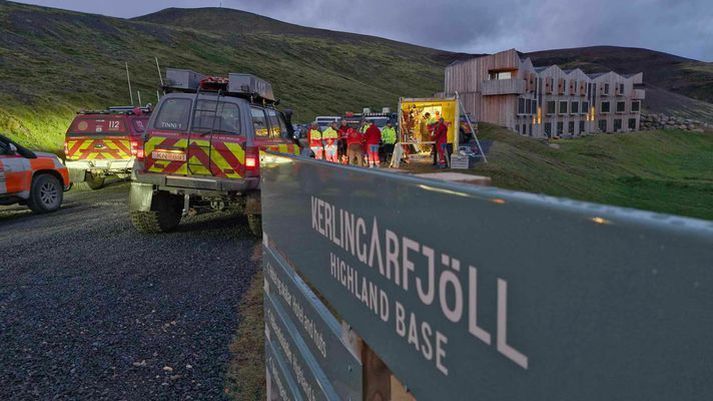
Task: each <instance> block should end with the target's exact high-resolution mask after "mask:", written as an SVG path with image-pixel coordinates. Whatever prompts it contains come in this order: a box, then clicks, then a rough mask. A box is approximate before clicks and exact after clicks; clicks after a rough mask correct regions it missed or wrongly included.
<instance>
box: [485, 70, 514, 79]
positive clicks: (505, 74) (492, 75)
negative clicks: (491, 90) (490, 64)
mask: <svg viewBox="0 0 713 401" xmlns="http://www.w3.org/2000/svg"><path fill="white" fill-rule="evenodd" d="M488 78H489V79H491V80H500V79H511V78H512V71H497V72H495V71H490V72H489V75H488Z"/></svg>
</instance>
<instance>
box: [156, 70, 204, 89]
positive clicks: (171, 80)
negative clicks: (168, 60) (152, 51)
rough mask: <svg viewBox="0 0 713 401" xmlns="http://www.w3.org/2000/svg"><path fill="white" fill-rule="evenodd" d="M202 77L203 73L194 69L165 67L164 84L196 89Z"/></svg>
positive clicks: (172, 86)
mask: <svg viewBox="0 0 713 401" xmlns="http://www.w3.org/2000/svg"><path fill="white" fill-rule="evenodd" d="M204 78H205V75H203V74H201V73H198V72H195V71H191V70H182V69H178V68H167V69H166V82H165V84H166V86H168V87H169V88H176V89H191V90H196V89H198V86H199V85H200V83H201V81H202V80H203V79H204Z"/></svg>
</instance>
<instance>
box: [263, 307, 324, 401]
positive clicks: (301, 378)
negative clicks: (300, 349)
mask: <svg viewBox="0 0 713 401" xmlns="http://www.w3.org/2000/svg"><path fill="white" fill-rule="evenodd" d="M267 321H268V322H269V323H270V325H269V326H268V330H272V332H273V333H275V337H277V342H278V343H279V344H280V347H281V348H282V351H283V352H284V353H285V358H286V359H287V362H288V363H289V364H290V367H291V368H292V372H293V373H294V374H295V379H296V380H297V384H299V386H300V388H302V392H303V393H304V394H305V396H306V398H307V400H309V401H314V400H316V399H317V398H316V396H315V392H314V389H313V388H312V384H311V383H310V381H309V380H308V379H307V377H305V369H304V368H303V367H302V365H301V364H300V361H299V360H298V358H297V356H296V353H295V352H294V351H293V350H292V347H290V343H289V342H288V341H287V337H286V335H285V333H283V332H282V329H281V328H280V326H279V325H278V324H277V320H276V318H275V315H274V314H273V313H272V310H270V309H267Z"/></svg>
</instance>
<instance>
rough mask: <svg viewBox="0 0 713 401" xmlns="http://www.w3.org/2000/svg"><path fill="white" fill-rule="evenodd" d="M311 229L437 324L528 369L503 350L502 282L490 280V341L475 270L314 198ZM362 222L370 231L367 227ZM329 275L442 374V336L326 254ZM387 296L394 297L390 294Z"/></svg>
mask: <svg viewBox="0 0 713 401" xmlns="http://www.w3.org/2000/svg"><path fill="white" fill-rule="evenodd" d="M311 203H312V204H311V209H312V228H313V229H314V230H315V231H316V232H318V233H319V234H320V235H322V236H324V237H325V238H326V239H328V240H329V241H330V242H331V243H333V244H334V245H336V246H338V247H339V248H341V249H342V250H344V251H345V252H347V253H349V254H351V255H352V256H353V257H355V258H356V259H357V260H358V261H359V262H360V263H361V264H363V265H365V266H367V267H369V268H371V269H374V271H376V272H378V274H380V275H381V276H382V277H384V278H386V279H387V280H388V281H390V282H392V283H393V284H394V285H396V286H397V288H400V289H401V290H402V291H404V292H411V291H415V293H416V296H417V299H418V300H419V301H420V302H421V303H422V304H423V305H424V306H434V307H437V308H438V309H437V310H438V311H439V312H440V313H441V314H442V315H443V317H444V319H446V320H447V321H448V322H451V323H453V324H455V325H457V327H461V324H465V325H466V327H467V330H468V333H470V334H471V335H472V336H473V338H475V339H477V340H479V341H481V342H482V343H484V344H486V345H488V346H494V348H495V349H496V350H497V351H498V352H499V353H500V354H502V355H504V356H505V357H506V358H508V359H510V360H511V361H513V362H514V363H515V364H517V365H518V366H520V367H521V368H523V369H528V358H527V356H526V355H525V354H524V353H523V352H521V351H519V350H517V349H516V348H515V347H514V346H513V345H511V344H508V340H507V333H508V314H507V310H508V309H507V302H508V296H507V291H508V283H507V281H505V280H504V279H502V278H497V283H494V284H496V285H497V302H493V304H496V305H497V311H496V313H495V316H497V325H496V328H495V333H496V341H495V344H494V345H493V344H492V338H491V334H490V333H489V332H488V331H487V330H486V329H485V328H483V327H482V326H481V325H480V324H479V322H478V301H479V299H478V285H479V284H480V283H479V281H478V269H477V268H476V267H475V266H472V265H470V264H464V263H462V262H461V260H459V259H457V258H455V257H453V256H452V255H450V254H448V253H446V252H440V251H438V250H436V249H434V248H433V247H430V246H428V245H425V244H421V243H420V242H418V241H417V240H414V239H412V238H409V237H406V236H403V235H399V234H398V233H396V232H394V231H392V230H390V229H389V228H388V227H382V226H380V224H379V222H378V219H377V218H376V217H373V218H371V219H365V218H363V217H362V216H358V215H355V214H354V213H351V212H349V211H348V210H344V209H341V208H337V207H336V206H334V205H331V204H329V203H328V202H325V201H323V200H321V199H319V198H316V197H312V199H311ZM367 221H369V223H370V224H367ZM329 266H330V274H331V276H332V277H333V278H334V279H335V280H336V281H337V282H339V283H340V284H341V285H342V286H343V287H344V288H345V289H346V290H347V291H348V292H349V293H350V294H351V295H352V296H353V297H354V298H355V299H356V300H358V301H359V302H361V303H362V304H363V306H364V307H366V308H367V309H369V310H370V312H371V313H373V314H374V315H375V316H378V317H379V318H380V319H381V320H382V321H383V322H385V323H388V322H389V319H390V317H391V316H393V317H391V318H392V319H394V329H395V331H396V333H397V334H398V335H399V336H400V337H401V338H402V339H404V341H406V343H407V344H408V345H409V346H411V347H413V349H414V350H415V351H417V352H419V353H420V354H421V356H422V357H423V358H424V359H425V360H427V361H430V362H432V363H433V364H434V366H435V367H436V368H437V369H438V370H439V371H440V372H441V373H442V374H444V375H448V367H447V363H446V359H447V350H446V345H447V344H448V337H447V336H446V334H445V333H444V331H442V330H439V328H438V327H436V326H435V325H434V324H433V323H432V322H427V321H425V320H423V319H419V318H418V310H414V311H408V310H406V308H405V306H404V305H403V304H402V303H400V302H398V301H397V300H395V299H394V300H393V301H394V303H393V306H392V305H391V304H390V303H389V301H390V299H389V294H388V293H387V292H386V291H384V290H383V289H382V288H379V286H378V284H377V283H375V282H372V281H370V280H369V279H367V278H366V277H365V276H364V275H362V274H360V268H361V266H358V267H353V266H350V265H349V264H348V263H346V262H345V261H344V260H343V259H341V258H340V257H339V256H337V255H336V254H334V253H330V255H329ZM394 295H395V294H394Z"/></svg>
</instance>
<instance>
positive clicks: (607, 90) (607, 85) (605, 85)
mask: <svg viewBox="0 0 713 401" xmlns="http://www.w3.org/2000/svg"><path fill="white" fill-rule="evenodd" d="M604 94H605V95H608V94H609V84H604Z"/></svg>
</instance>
